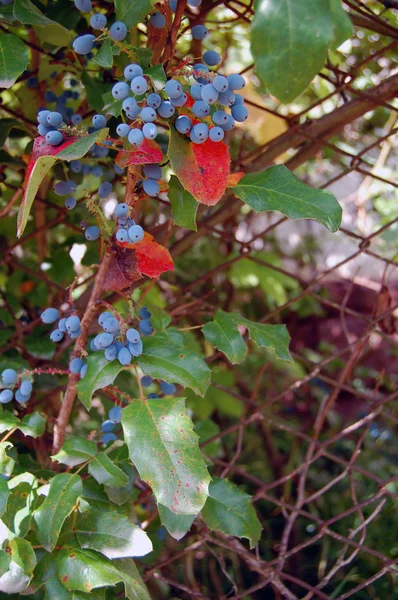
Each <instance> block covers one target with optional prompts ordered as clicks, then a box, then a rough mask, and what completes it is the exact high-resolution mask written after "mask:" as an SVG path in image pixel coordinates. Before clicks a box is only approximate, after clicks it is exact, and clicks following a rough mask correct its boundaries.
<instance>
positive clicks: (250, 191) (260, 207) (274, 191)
mask: <svg viewBox="0 0 398 600" xmlns="http://www.w3.org/2000/svg"><path fill="white" fill-rule="evenodd" d="M232 191H233V193H234V194H235V195H236V196H238V198H240V199H241V200H243V202H246V204H248V205H249V206H251V208H253V210H255V211H256V212H265V211H269V210H276V211H278V212H280V213H282V214H283V215H285V216H286V217H288V218H289V219H314V220H315V221H318V223H321V224H322V225H324V226H325V227H326V228H327V229H329V231H337V230H338V228H339V227H340V223H341V215H342V210H341V206H340V205H339V203H338V202H337V200H336V198H335V197H334V195H333V194H332V193H331V192H328V191H327V190H321V189H314V188H311V187H309V186H308V185H306V184H305V183H302V182H301V181H300V180H299V179H298V178H297V177H296V176H295V175H293V173H292V172H291V171H289V169H288V168H287V167H285V166H284V165H277V166H275V167H270V168H269V169H266V170H265V171H261V172H259V173H248V174H247V175H245V176H244V177H242V179H241V180H240V181H239V183H238V185H236V186H235V187H233V188H232Z"/></svg>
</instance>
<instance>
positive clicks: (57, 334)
mask: <svg viewBox="0 0 398 600" xmlns="http://www.w3.org/2000/svg"><path fill="white" fill-rule="evenodd" d="M63 337H64V333H63V332H62V331H61V330H60V329H54V331H52V332H51V333H50V340H51V341H52V342H60V341H61V340H62V338H63Z"/></svg>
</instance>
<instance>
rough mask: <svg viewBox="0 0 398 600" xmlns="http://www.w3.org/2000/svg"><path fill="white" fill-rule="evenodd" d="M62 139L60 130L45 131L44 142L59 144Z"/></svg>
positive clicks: (52, 144)
mask: <svg viewBox="0 0 398 600" xmlns="http://www.w3.org/2000/svg"><path fill="white" fill-rule="evenodd" d="M63 139H64V138H63V137H62V133H61V132H60V131H49V132H48V133H46V142H47V144H50V146H59V145H60V143H61V142H62V140H63Z"/></svg>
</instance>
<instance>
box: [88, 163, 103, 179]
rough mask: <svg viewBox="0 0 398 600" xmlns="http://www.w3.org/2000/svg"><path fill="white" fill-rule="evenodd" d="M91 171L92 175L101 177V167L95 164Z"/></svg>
mask: <svg viewBox="0 0 398 600" xmlns="http://www.w3.org/2000/svg"><path fill="white" fill-rule="evenodd" d="M91 172H92V174H93V175H94V177H102V175H103V170H102V167H100V166H99V165H95V167H93V168H92V170H91Z"/></svg>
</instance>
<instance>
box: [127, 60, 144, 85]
mask: <svg viewBox="0 0 398 600" xmlns="http://www.w3.org/2000/svg"><path fill="white" fill-rule="evenodd" d="M142 74H143V70H142V68H141V67H140V65H136V64H134V63H132V64H131V65H127V67H126V68H125V69H124V76H125V78H126V79H127V81H132V80H133V79H134V77H139V76H140V75H142Z"/></svg>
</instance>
